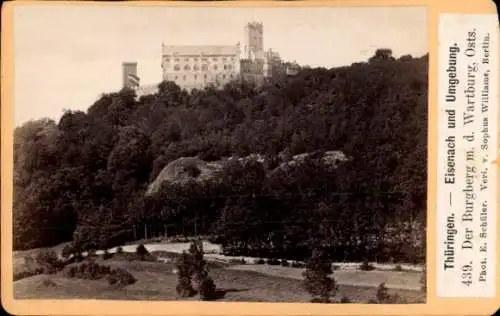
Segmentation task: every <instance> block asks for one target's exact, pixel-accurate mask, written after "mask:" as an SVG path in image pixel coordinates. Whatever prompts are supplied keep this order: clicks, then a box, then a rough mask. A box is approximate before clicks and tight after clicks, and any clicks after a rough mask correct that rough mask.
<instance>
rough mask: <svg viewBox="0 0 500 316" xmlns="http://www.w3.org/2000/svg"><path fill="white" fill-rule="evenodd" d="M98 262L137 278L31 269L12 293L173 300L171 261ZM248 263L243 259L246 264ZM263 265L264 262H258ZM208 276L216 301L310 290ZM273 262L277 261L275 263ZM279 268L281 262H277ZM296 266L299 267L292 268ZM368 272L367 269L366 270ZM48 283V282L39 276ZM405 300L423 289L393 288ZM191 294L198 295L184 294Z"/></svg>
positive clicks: (305, 298)
mask: <svg viewBox="0 0 500 316" xmlns="http://www.w3.org/2000/svg"><path fill="white" fill-rule="evenodd" d="M97 262H98V263H100V264H105V265H109V266H111V267H122V268H125V269H126V270H127V271H129V272H130V273H131V274H132V275H133V276H134V277H135V278H136V279H137V282H136V283H134V284H132V285H129V286H126V287H115V286H111V285H109V284H108V282H107V281H106V280H105V279H103V280H82V279H76V278H67V277H65V276H64V275H63V274H62V273H58V274H54V275H37V276H32V277H28V278H24V279H21V280H19V281H16V282H14V295H15V298H16V299H64V298H65V299H120V300H179V299H180V298H179V297H178V295H177V293H176V291H175V286H176V285H177V275H175V274H174V273H173V269H174V265H173V263H168V262H167V263H165V262H144V261H135V260H134V261H128V260H118V259H114V258H112V259H108V260H106V261H104V260H102V259H98V260H97ZM251 266H254V265H249V267H251ZM262 267H265V266H262ZM209 268H210V276H211V277H212V278H213V279H214V281H215V283H216V285H217V288H218V297H219V300H220V301H245V302H309V301H310V299H311V297H310V295H309V294H308V293H307V292H306V291H305V290H304V289H303V288H302V282H301V281H300V280H298V279H296V278H291V277H287V278H284V277H278V276H272V275H268V274H263V273H259V272H255V271H246V270H245V271H244V270H241V268H238V266H233V267H230V266H227V265H222V264H215V263H211V264H210V267H209ZM276 268H278V267H276ZM279 268H283V267H279ZM297 270H300V269H297ZM368 273H370V272H368ZM47 279H50V280H51V281H52V282H53V283H54V284H52V286H48V285H47V284H45V283H46V281H45V280H47ZM376 291H377V289H376V288H375V287H366V286H351V285H343V284H340V285H339V292H338V293H337V295H336V297H335V299H336V300H340V298H342V297H344V296H345V297H348V298H349V299H350V300H351V301H352V302H365V303H366V302H368V300H370V299H374V298H375V296H376ZM389 292H390V293H392V294H394V293H397V294H398V295H399V296H400V297H401V299H403V300H405V301H406V302H408V303H423V302H424V301H425V294H424V293H421V292H418V291H408V290H402V289H398V290H394V289H390V290H389ZM189 299H190V300H197V299H198V297H197V296H195V297H192V298H189Z"/></svg>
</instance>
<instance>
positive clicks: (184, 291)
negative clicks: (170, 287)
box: [176, 252, 195, 297]
mask: <svg viewBox="0 0 500 316" xmlns="http://www.w3.org/2000/svg"><path fill="white" fill-rule="evenodd" d="M176 267H177V276H178V283H177V286H176V291H177V294H178V295H179V296H180V297H191V296H193V295H194V293H195V290H194V288H193V285H192V283H191V278H192V275H193V272H194V271H193V259H192V257H191V255H190V254H188V253H186V252H183V253H182V254H181V256H180V257H179V259H178V260H177V264H176Z"/></svg>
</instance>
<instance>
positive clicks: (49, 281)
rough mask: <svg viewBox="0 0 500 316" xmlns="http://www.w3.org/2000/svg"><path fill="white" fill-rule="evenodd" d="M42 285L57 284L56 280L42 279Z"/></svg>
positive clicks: (51, 285) (52, 285)
mask: <svg viewBox="0 0 500 316" xmlns="http://www.w3.org/2000/svg"><path fill="white" fill-rule="evenodd" d="M42 285H43V286H45V287H55V286H57V284H56V283H55V282H54V281H52V280H51V279H44V280H43V281H42Z"/></svg>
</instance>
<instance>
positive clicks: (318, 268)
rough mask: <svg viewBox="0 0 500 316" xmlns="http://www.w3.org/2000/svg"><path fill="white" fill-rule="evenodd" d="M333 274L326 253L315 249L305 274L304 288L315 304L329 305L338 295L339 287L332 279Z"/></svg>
mask: <svg viewBox="0 0 500 316" xmlns="http://www.w3.org/2000/svg"><path fill="white" fill-rule="evenodd" d="M332 272H333V271H332V268H331V263H330V262H329V260H328V259H327V257H326V256H325V254H324V252H323V251H322V250H319V249H315V250H314V251H313V253H312V256H311V258H309V260H308V261H307V263H306V271H305V272H304V287H305V289H306V290H307V291H308V292H309V293H310V294H311V296H312V297H313V298H312V302H313V303H314V302H316V303H329V302H330V300H331V298H332V297H334V296H335V295H336V292H337V285H336V282H335V279H333V278H332V277H330V274H331V273H332Z"/></svg>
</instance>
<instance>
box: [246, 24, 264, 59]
mask: <svg viewBox="0 0 500 316" xmlns="http://www.w3.org/2000/svg"><path fill="white" fill-rule="evenodd" d="M263 52H264V28H263V25H262V23H260V22H250V23H248V24H247V25H246V26H245V36H244V44H243V58H244V59H251V60H253V59H255V58H258V59H260V58H262V57H263V56H262V55H263Z"/></svg>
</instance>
